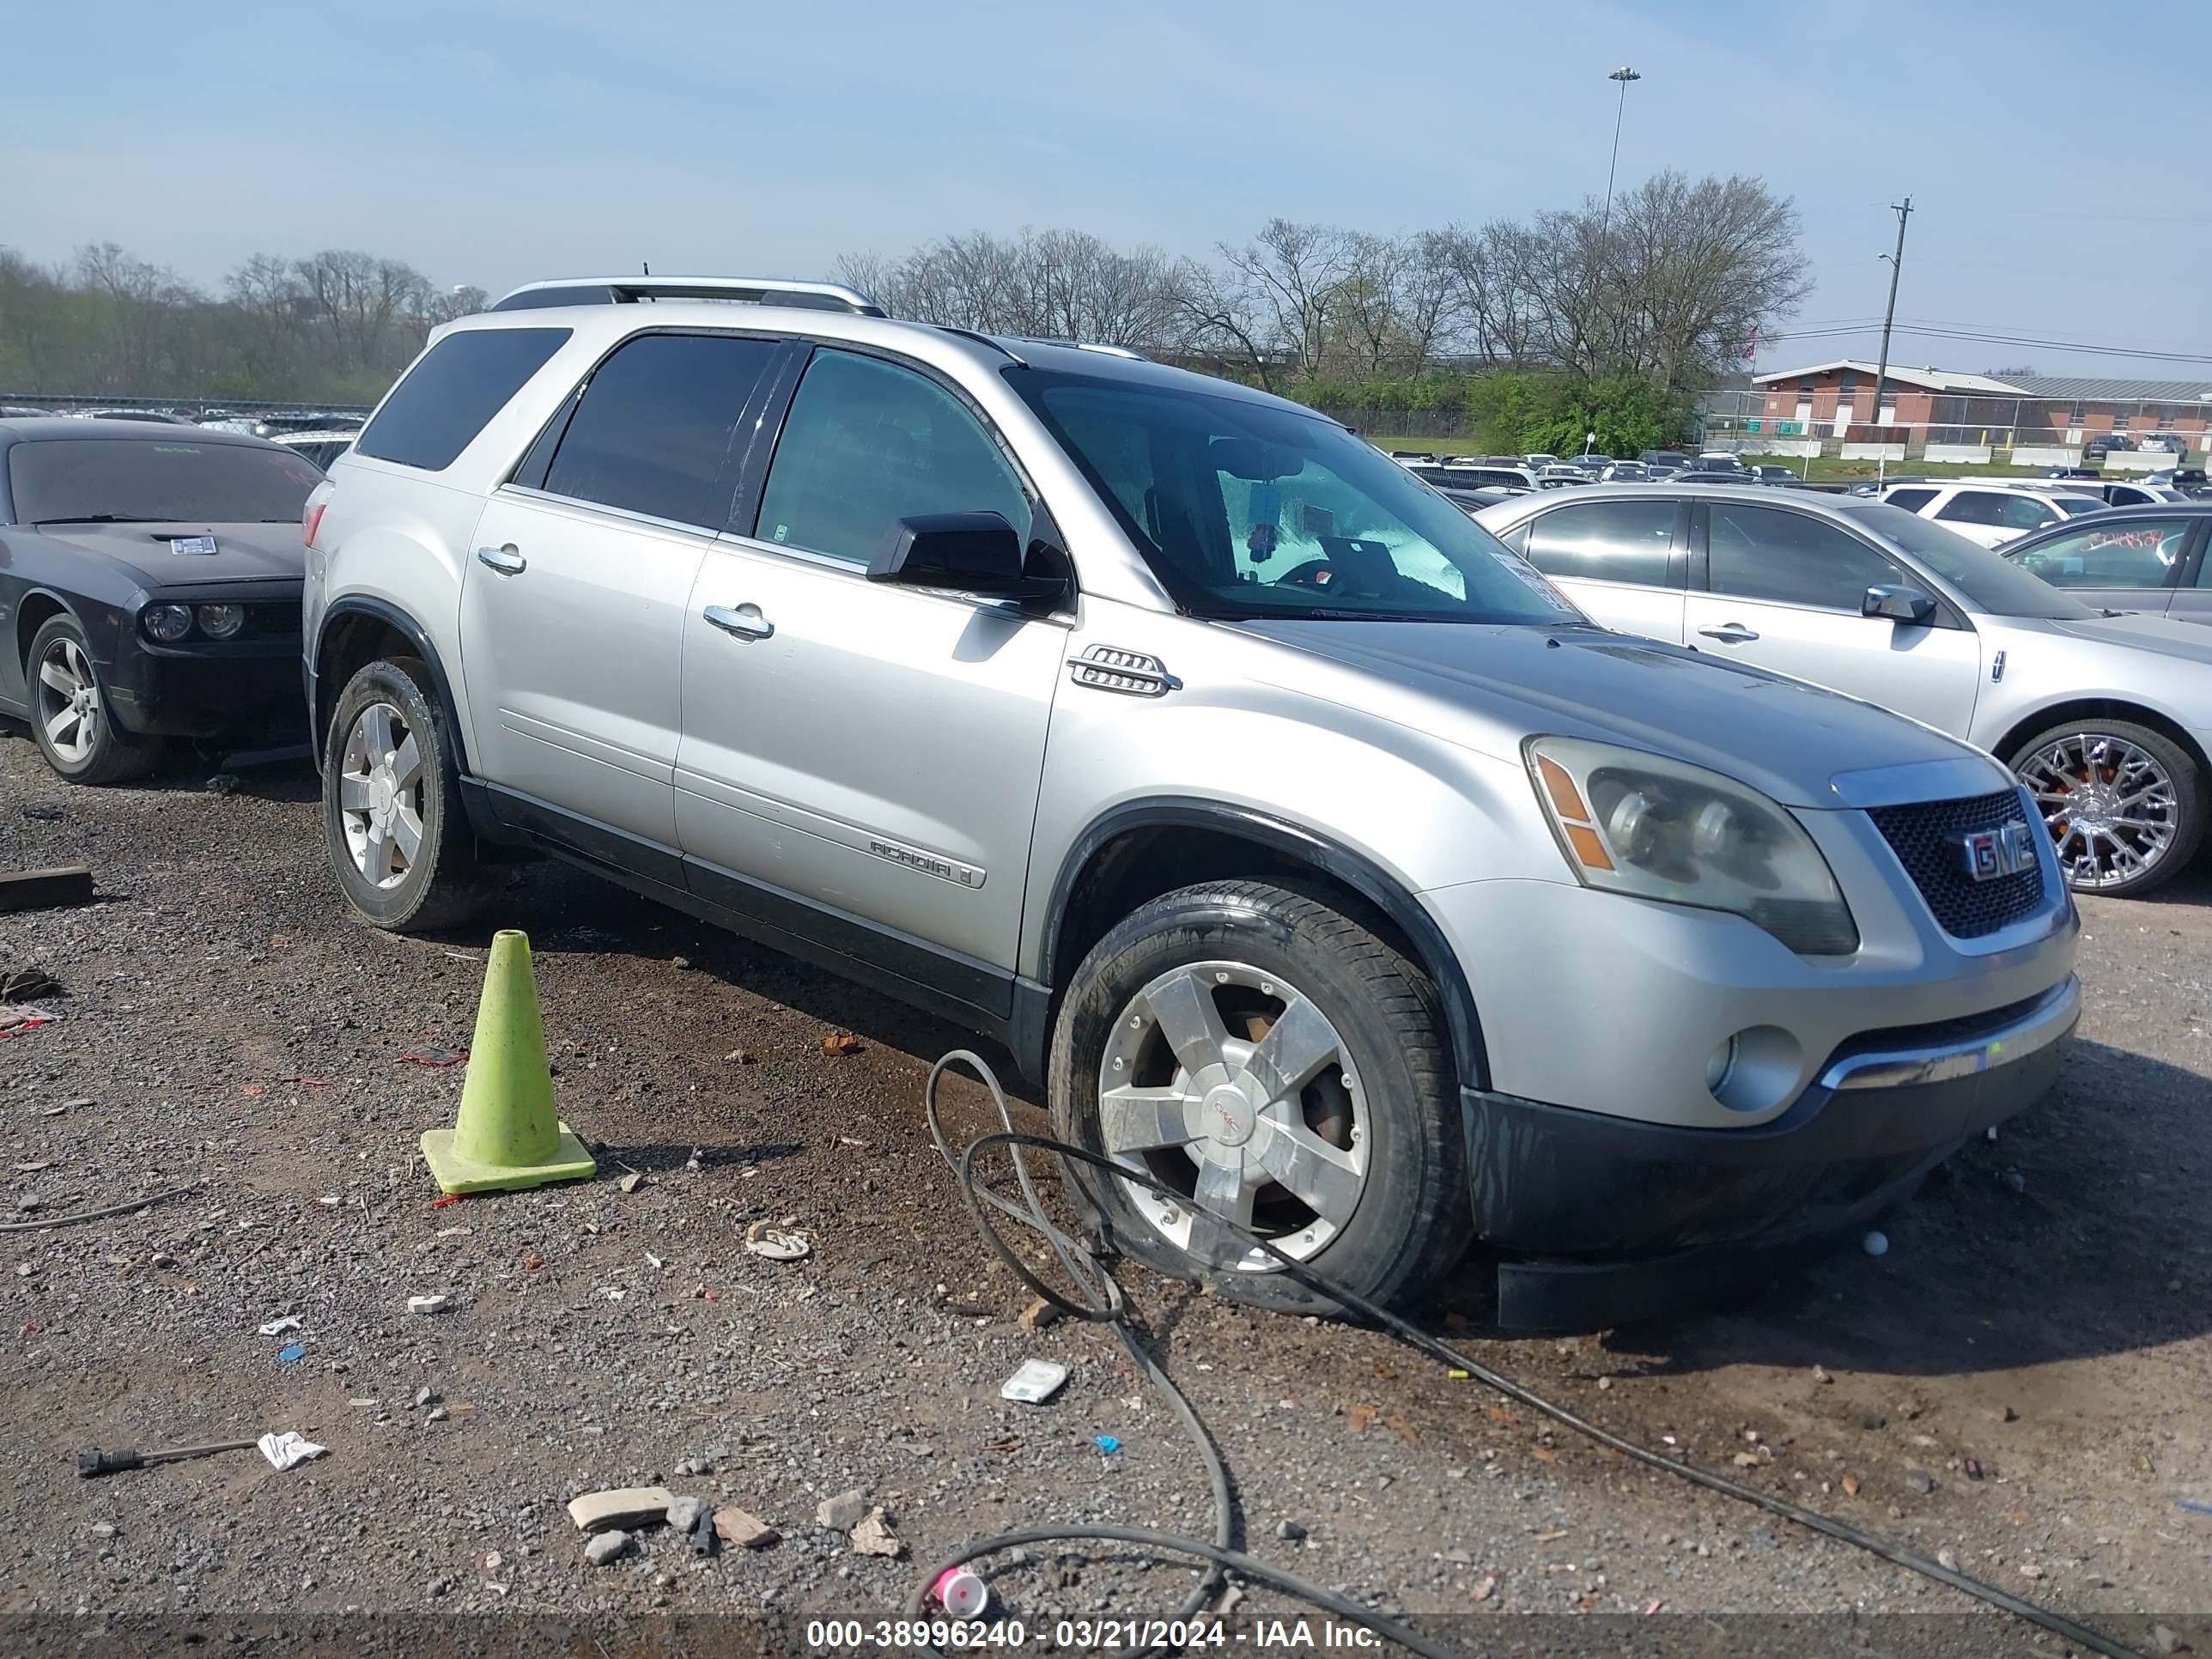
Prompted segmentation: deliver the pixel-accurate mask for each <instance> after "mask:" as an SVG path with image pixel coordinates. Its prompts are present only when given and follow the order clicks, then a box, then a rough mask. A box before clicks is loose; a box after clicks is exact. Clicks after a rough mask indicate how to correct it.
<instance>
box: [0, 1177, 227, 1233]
mask: <svg viewBox="0 0 2212 1659" xmlns="http://www.w3.org/2000/svg"><path fill="white" fill-rule="evenodd" d="M197 1184H198V1183H197V1182H195V1183H194V1184H193V1185H192V1186H190V1187H172V1188H169V1189H168V1190H167V1192H161V1193H154V1194H149V1196H147V1197H145V1198H134V1199H132V1200H131V1201H130V1202H129V1203H127V1204H110V1205H107V1206H105V1207H104V1208H101V1209H97V1210H79V1211H77V1212H75V1213H74V1214H71V1215H50V1216H41V1217H38V1218H33V1219H32V1220H29V1221H9V1222H5V1223H0V1233H37V1232H44V1231H46V1229H47V1228H49V1227H70V1226H74V1225H76V1224H77V1223H78V1222H80V1221H104V1220H106V1218H108V1217H109V1216H112V1215H128V1214H129V1213H130V1212H131V1211H133V1210H144V1209H149V1208H151V1207H152V1206H155V1205H156V1204H159V1203H161V1201H162V1200H165V1199H171V1198H182V1197H183V1196H184V1195H185V1194H186V1193H189V1192H192V1191H195V1190H197Z"/></svg>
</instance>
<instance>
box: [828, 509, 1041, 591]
mask: <svg viewBox="0 0 2212 1659" xmlns="http://www.w3.org/2000/svg"><path fill="white" fill-rule="evenodd" d="M868 580H870V581H872V582H896V583H898V584H900V585H901V586H907V587H942V588H951V589H952V590H953V591H954V592H961V593H977V594H982V595H984V596H986V597H988V598H991V599H1021V600H1024V601H1036V600H1039V599H1057V598H1059V597H1060V594H1062V593H1063V592H1066V588H1067V584H1066V581H1065V580H1062V579H1061V578H1060V577H1058V576H1032V575H1030V574H1029V571H1028V567H1027V561H1026V558H1025V556H1024V551H1023V548H1022V538H1021V535H1020V533H1019V532H1017V531H1016V530H1015V528H1014V527H1013V526H1012V525H1010V524H1008V523H1007V522H1006V520H1005V518H1004V517H1003V516H1001V515H1000V514H999V513H915V515H914V516H913V517H911V518H906V519H900V520H897V521H896V522H895V523H894V524H893V525H892V526H891V527H890V530H889V531H888V532H885V533H884V541H883V545H882V546H880V547H878V549H877V550H876V556H875V557H874V558H873V559H872V560H870V561H869V562H868Z"/></svg>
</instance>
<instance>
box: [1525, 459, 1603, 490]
mask: <svg viewBox="0 0 2212 1659" xmlns="http://www.w3.org/2000/svg"><path fill="white" fill-rule="evenodd" d="M1589 481H1590V475H1589V473H1587V472H1585V471H1583V470H1582V468H1580V467H1578V466H1568V465H1565V464H1563V463H1562V464H1555V465H1551V466H1547V467H1546V468H1545V469H1544V470H1543V471H1541V472H1539V473H1538V474H1537V475H1536V483H1537V484H1538V485H1539V486H1540V487H1541V488H1542V489H1559V487H1560V486H1562V485H1567V486H1570V487H1571V486H1574V485H1578V484H1586V483H1589Z"/></svg>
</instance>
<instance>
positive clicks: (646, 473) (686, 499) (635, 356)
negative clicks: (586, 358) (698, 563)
mask: <svg viewBox="0 0 2212 1659" xmlns="http://www.w3.org/2000/svg"><path fill="white" fill-rule="evenodd" d="M776 350H777V344H776V343H775V341H773V340H754V339H745V338H741V337H736V336H726V335H688V334H647V335H643V336H641V337H639V338H637V339H635V340H632V341H630V342H629V343H628V344H626V345H624V346H623V347H621V348H620V349H617V351H616V352H615V354H614V356H611V357H610V358H608V359H607V360H606V361H605V362H603V363H601V364H600V365H599V368H597V369H596V370H594V371H593V372H592V379H591V383H590V385H589V386H586V388H585V391H584V397H583V401H582V402H581V403H580V404H578V405H577V406H576V412H575V414H574V416H571V417H570V418H569V421H568V430H567V432H566V433H565V434H564V435H562V439H561V447H560V449H559V450H558V451H557V452H556V453H555V455H554V457H553V465H552V467H551V470H550V471H548V472H547V474H546V476H545V489H546V490H547V491H548V493H550V494H551V495H568V496H573V497H574V498H575V499H576V500H578V501H599V502H602V503H604V504H605V505H606V506H608V507H627V508H628V509H629V511H631V512H633V513H650V514H651V515H652V516H653V517H654V518H656V519H669V520H674V521H675V522H676V523H678V524H689V525H697V526H700V527H702V529H707V530H720V528H721V527H722V526H723V525H724V524H725V523H726V522H727V521H728V519H729V516H730V496H731V493H732V489H734V487H735V479H734V472H735V467H736V461H737V458H738V453H739V452H738V448H737V427H738V416H739V415H740V414H742V413H743V412H744V407H745V400H746V399H747V398H750V397H751V396H752V394H753V391H754V388H755V387H756V386H758V385H759V384H760V378H761V375H762V374H763V373H764V372H766V370H767V368H768V365H769V360H770V359H771V358H772V357H774V356H775V353H776Z"/></svg>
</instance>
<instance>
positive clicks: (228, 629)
mask: <svg viewBox="0 0 2212 1659" xmlns="http://www.w3.org/2000/svg"><path fill="white" fill-rule="evenodd" d="M197 615H198V617H199V619H200V632H201V633H203V634H204V635H207V636H208V637H209V638H210V639H211V640H228V639H230V638H233V637H234V636H235V635H237V633H238V631H239V630H240V629H242V628H244V627H245V626H246V607H245V606H244V605H201V606H200V607H199V608H198V611H197Z"/></svg>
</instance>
